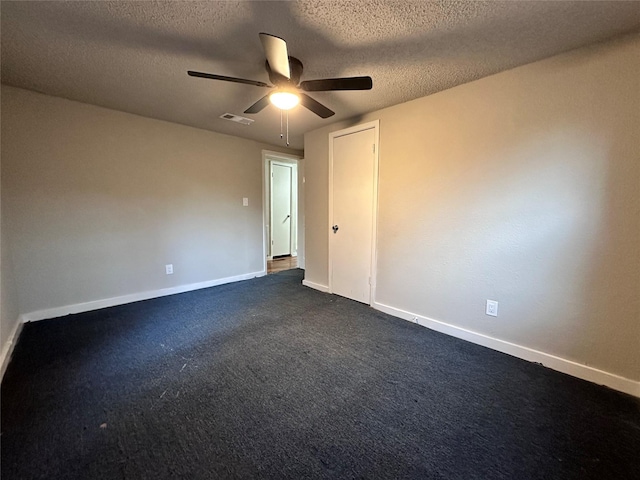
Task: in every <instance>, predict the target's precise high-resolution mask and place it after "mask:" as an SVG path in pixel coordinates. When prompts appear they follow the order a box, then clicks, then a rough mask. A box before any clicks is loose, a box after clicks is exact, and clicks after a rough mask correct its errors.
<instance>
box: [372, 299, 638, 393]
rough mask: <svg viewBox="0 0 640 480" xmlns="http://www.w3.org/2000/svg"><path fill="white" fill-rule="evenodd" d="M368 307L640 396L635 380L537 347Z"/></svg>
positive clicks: (382, 307) (375, 305) (379, 305)
mask: <svg viewBox="0 0 640 480" xmlns="http://www.w3.org/2000/svg"><path fill="white" fill-rule="evenodd" d="M371 306H372V307H373V308H375V309H376V310H379V311H381V312H384V313H388V314H389V315H393V316H394V317H398V318H402V319H404V320H408V321H410V322H413V323H417V324H418V325H421V326H423V327H427V328H429V329H431V330H436V331H438V332H441V333H445V334H447V335H451V336H452V337H456V338H461V339H462V340H467V341H468V342H471V343H475V344H477V345H482V346H484V347H488V348H491V349H492V350H497V351H498V352H502V353H506V354H508V355H512V356H514V357H518V358H521V359H523V360H527V361H529V362H536V363H540V364H542V365H544V366H545V367H548V368H550V369H552V370H557V371H558V372H562V373H566V374H568V375H572V376H574V377H577V378H581V379H583V380H587V381H589V382H592V383H597V384H599V385H605V386H607V387H609V388H612V389H614V390H618V391H620V392H624V393H628V394H629V395H634V396H636V397H640V382H639V381H636V380H631V379H629V378H625V377H621V376H619V375H615V374H613V373H609V372H605V371H604V370H598V369H597V368H593V367H589V366H588V365H583V364H581V363H577V362H574V361H572V360H567V359H566V358H561V357H557V356H555V355H551V354H549V353H545V352H541V351H539V350H534V349H532V348H529V347H524V346H522V345H517V344H515V343H511V342H507V341H505V340H500V339H499V338H494V337H490V336H488V335H484V334H482V333H478V332H474V331H471V330H467V329H465V328H461V327H457V326H455V325H451V324H448V323H445V322H441V321H440V320H434V319H433V318H428V317H424V316H422V315H417V314H415V313H411V312H408V311H406V310H401V309H399V308H395V307H390V306H389V305H384V304H382V303H377V302H375V303H373V304H372V305H371Z"/></svg>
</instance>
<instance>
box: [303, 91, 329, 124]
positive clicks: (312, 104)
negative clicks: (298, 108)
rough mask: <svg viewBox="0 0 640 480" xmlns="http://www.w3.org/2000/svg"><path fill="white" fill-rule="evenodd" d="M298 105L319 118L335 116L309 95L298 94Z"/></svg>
mask: <svg viewBox="0 0 640 480" xmlns="http://www.w3.org/2000/svg"><path fill="white" fill-rule="evenodd" d="M299 95H300V105H302V106H303V107H305V108H308V109H309V110H311V111H312V112H313V113H315V114H316V115H318V116H319V117H321V118H329V117H330V116H331V115H335V112H334V111H333V110H329V109H328V108H327V107H325V106H324V105H322V104H321V103H320V102H318V101H316V100H314V99H313V98H311V97H310V96H309V95H307V94H305V93H300V94H299Z"/></svg>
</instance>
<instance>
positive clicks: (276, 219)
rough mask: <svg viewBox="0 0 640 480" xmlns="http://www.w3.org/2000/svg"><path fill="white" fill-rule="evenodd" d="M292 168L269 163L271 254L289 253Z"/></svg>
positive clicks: (275, 255) (274, 255)
mask: <svg viewBox="0 0 640 480" xmlns="http://www.w3.org/2000/svg"><path fill="white" fill-rule="evenodd" d="M291 179H292V168H291V167H290V166H287V165H281V164H277V163H272V164H271V256H272V257H277V256H279V255H291Z"/></svg>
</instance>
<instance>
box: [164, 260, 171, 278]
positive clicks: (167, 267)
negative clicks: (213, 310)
mask: <svg viewBox="0 0 640 480" xmlns="http://www.w3.org/2000/svg"><path fill="white" fill-rule="evenodd" d="M164 270H165V272H167V275H173V264H172V263H169V264H167V265H165V266H164Z"/></svg>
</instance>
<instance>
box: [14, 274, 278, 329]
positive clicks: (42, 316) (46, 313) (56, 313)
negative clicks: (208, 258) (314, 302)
mask: <svg viewBox="0 0 640 480" xmlns="http://www.w3.org/2000/svg"><path fill="white" fill-rule="evenodd" d="M266 274H267V272H266V271H265V270H263V271H261V272H253V273H245V274H243V275H236V276H233V277H226V278H218V279H216V280H208V281H206V282H199V283H190V284H187V285H178V286H177V287H170V288H161V289H160V290H149V291H147V292H140V293H132V294H130V295H123V296H121V297H112V298H105V299H103V300H94V301H91V302H84V303H76V304H73V305H65V306H64V307H54V308H47V309H44V310H37V311H35V312H29V313H25V314H23V315H21V316H20V320H21V321H22V322H35V321H38V320H46V319H49V318H57V317H62V316H64V315H70V314H73V313H82V312H88V311H91V310H98V309H100V308H107V307H113V306H115V305H124V304H126V303H132V302H139V301H140V300H149V299H150V298H157V297H164V296H167V295H174V294H176V293H184V292H190V291H192V290H200V289H201V288H209V287H215V286H216V285H223V284H225V283H233V282H239V281H241V280H249V279H250V278H255V277H263V276H265V275H266Z"/></svg>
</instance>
